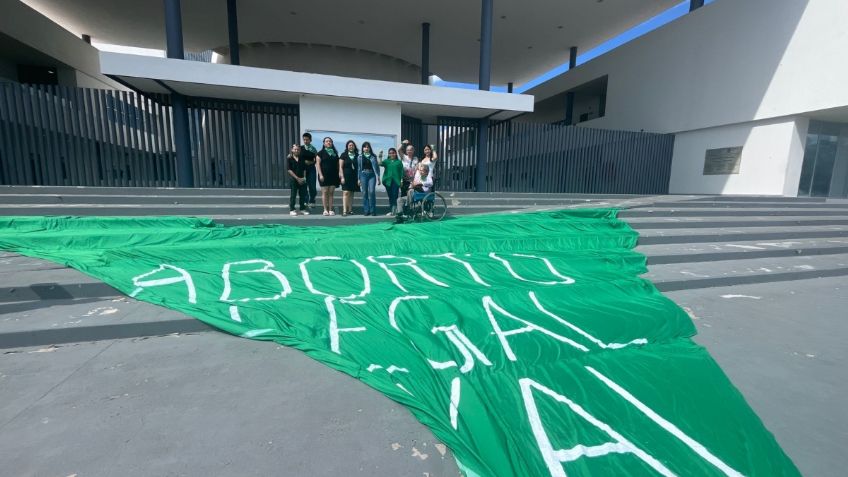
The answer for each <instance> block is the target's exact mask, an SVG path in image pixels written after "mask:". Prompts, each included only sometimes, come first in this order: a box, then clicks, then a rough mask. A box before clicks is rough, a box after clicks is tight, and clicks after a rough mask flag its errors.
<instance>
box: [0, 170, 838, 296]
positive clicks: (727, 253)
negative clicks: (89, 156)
mask: <svg viewBox="0 0 848 477" xmlns="http://www.w3.org/2000/svg"><path fill="white" fill-rule="evenodd" d="M441 193H442V194H443V195H444V196H445V198H446V200H447V202H448V208H449V214H450V215H454V216H456V215H468V214H479V213H489V212H503V211H513V210H550V209H561V208H578V207H617V208H621V209H623V210H622V211H621V213H620V217H621V218H622V219H623V220H625V221H627V222H628V223H629V224H630V225H631V226H632V227H633V228H634V229H636V230H637V231H638V232H639V234H640V239H639V247H638V249H637V250H639V251H640V252H642V253H644V254H646V255H647V256H648V263H649V265H650V266H651V269H652V270H654V269H655V268H656V267H662V268H660V269H659V270H662V273H663V275H662V277H663V278H662V280H659V278H658V277H659V276H656V277H655V276H653V275H649V277H651V278H656V279H657V280H658V281H657V283H666V282H668V281H669V280H671V278H672V277H674V278H676V280H671V281H674V282H681V283H678V284H676V285H673V286H674V287H678V288H675V289H680V288H679V287H686V286H691V287H702V286H720V285H721V284H722V283H735V282H734V280H736V281H738V277H736V276H735V275H734V274H733V271H734V270H735V267H737V263H738V262H745V261H749V260H753V261H757V262H756V264H759V265H761V266H757V267H753V266H752V267H749V268H751V270H753V272H751V273H750V274H748V275H751V276H761V277H762V278H761V279H762V280H766V281H769V280H772V279H775V280H776V279H777V278H775V277H777V276H778V274H777V273H769V272H765V271H764V270H765V269H768V270H782V269H785V270H784V271H783V272H781V273H782V275H780V280H784V279H786V278H787V277H789V278H792V277H797V278H798V279H805V278H809V277H810V276H811V274H810V273H809V272H811V271H815V270H829V271H827V273H828V274H837V275H838V274H840V273H843V272H844V270H843V268H842V267H840V266H833V267H824V266H821V264H819V265H811V266H813V267H814V270H805V269H801V268H799V269H793V268H792V267H789V266H788V265H785V264H787V263H789V262H792V261H794V260H812V261H816V260H823V261H827V260H830V259H831V258H833V257H839V256H841V255H842V254H845V253H846V251H848V200H832V199H823V198H785V197H725V196H720V197H715V196H638V195H586V194H527V193H516V194H511V193H474V192H449V191H443V192H441ZM288 194H289V191H288V190H275V189H168V188H117V187H113V188H108V187H88V188H80V187H24V186H3V187H0V215H17V216H20V215H113V216H148V215H180V216H202V217H211V218H213V219H215V220H216V221H217V222H219V223H221V224H224V225H265V224H276V223H279V224H289V225H299V226H311V225H321V226H344V225H354V224H361V223H372V222H374V221H388V220H392V217H387V216H385V215H382V214H385V213H386V212H387V211H388V203H387V200H386V197H385V193H384V192H382V191H379V192H378V211H379V212H380V213H381V215H379V216H377V217H364V216H362V215H361V212H362V209H361V199H360V197H361V196H360V195H359V194H358V195H357V198H356V205H355V207H354V211H355V212H356V214H355V215H352V216H349V217H341V215H340V205H341V197H340V194H337V197H336V213H337V215H336V216H334V217H323V216H322V215H321V210H322V208H321V207H320V206H316V207H314V208H312V209H311V211H312V214H311V215H309V216H300V215H299V216H296V217H292V216H290V215H289V209H288ZM811 263H812V262H811ZM816 263H818V262H816ZM695 265H697V266H698V267H707V269H709V270H710V272H704V271H701V272H692V273H695V274H697V275H708V276H709V278H710V279H711V280H713V281H704V280H700V281H699V280H696V279H698V278H704V277H696V276H692V275H687V274H686V273H683V272H685V271H687V270H688V269H687V268H686V267H690V268H691V267H692V266H695ZM780 267H783V268H782V269H781V268H780ZM700 269H701V268H699V270H700ZM757 270H760V271H759V272H757ZM678 275H679V276H678ZM813 275H814V274H813ZM746 276H747V275H746ZM731 279H732V280H731ZM686 283H688V285H687V284H686ZM664 286H671V285H664Z"/></svg>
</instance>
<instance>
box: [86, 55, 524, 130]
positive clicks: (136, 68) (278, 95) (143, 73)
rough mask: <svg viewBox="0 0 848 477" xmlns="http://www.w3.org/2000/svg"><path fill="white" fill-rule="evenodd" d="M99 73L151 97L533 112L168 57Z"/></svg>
mask: <svg viewBox="0 0 848 477" xmlns="http://www.w3.org/2000/svg"><path fill="white" fill-rule="evenodd" d="M100 65H101V68H102V70H103V73H104V74H106V75H109V76H111V77H113V78H116V79H118V80H120V81H122V82H123V83H124V84H127V85H129V86H132V87H133V88H135V89H137V90H140V91H145V92H151V93H162V94H168V93H180V94H183V95H186V96H195V97H210V98H220V99H234V100H243V101H263V102H272V103H298V101H299V97H300V96H302V95H311V96H328V97H339V98H345V99H353V100H365V101H387V102H392V103H397V104H400V105H401V108H402V111H403V113H404V114H410V115H414V116H416V117H419V118H421V119H435V118H436V117H437V116H456V117H465V118H484V117H491V118H493V119H506V118H510V117H513V116H516V115H518V114H521V113H524V112H529V111H532V110H533V97H532V96H529V95H525V94H505V93H495V92H491V91H477V90H460V89H456V88H439V87H436V86H428V85H420V84H408V83H395V82H390V81H379V80H368V79H359V78H344V77H340V76H329V75H319V74H312V73H299V72H295V71H280V70H272V69H266V68H253V67H247V66H231V65H220V64H211V63H201V62H198V61H183V60H174V59H169V58H154V57H146V56H136V55H127V54H122V53H106V52H101V53H100Z"/></svg>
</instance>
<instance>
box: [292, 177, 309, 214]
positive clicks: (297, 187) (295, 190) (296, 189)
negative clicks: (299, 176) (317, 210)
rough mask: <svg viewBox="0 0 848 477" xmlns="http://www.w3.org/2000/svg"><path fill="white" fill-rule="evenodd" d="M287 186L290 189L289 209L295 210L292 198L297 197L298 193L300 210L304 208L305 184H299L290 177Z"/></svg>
mask: <svg viewBox="0 0 848 477" xmlns="http://www.w3.org/2000/svg"><path fill="white" fill-rule="evenodd" d="M289 188H290V189H291V195H290V196H289V210H295V208H294V200H295V199H296V198H297V195H298V194H300V210H306V184H305V183H304V184H301V183H299V182H298V181H296V180H294V179H292V180H291V181H290V182H289Z"/></svg>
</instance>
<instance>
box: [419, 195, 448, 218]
mask: <svg viewBox="0 0 848 477" xmlns="http://www.w3.org/2000/svg"><path fill="white" fill-rule="evenodd" d="M447 213H448V204H447V202H445V198H444V197H442V196H441V195H439V194H438V193H436V192H430V193H429V194H427V195H425V196H424V199H422V200H421V215H422V216H423V217H424V220H430V221H437V220H442V219H443V218H444V217H445V215H447Z"/></svg>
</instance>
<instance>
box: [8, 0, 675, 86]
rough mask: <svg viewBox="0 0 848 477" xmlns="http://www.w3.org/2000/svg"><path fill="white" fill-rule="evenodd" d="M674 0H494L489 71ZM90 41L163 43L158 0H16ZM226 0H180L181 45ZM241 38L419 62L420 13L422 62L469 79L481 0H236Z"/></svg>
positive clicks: (549, 57) (211, 22)
mask: <svg viewBox="0 0 848 477" xmlns="http://www.w3.org/2000/svg"><path fill="white" fill-rule="evenodd" d="M679 1H680V0H525V1H517V0H494V33H493V49H492V81H493V83H495V84H505V83H508V82H512V83H515V84H522V83H524V82H526V81H528V80H530V79H532V78H535V77H536V76H538V75H540V74H542V73H544V72H545V71H548V70H550V69H551V68H554V67H556V66H559V65H561V64H563V63H565V62H567V61H568V49H569V47H571V46H577V47H578V49H579V51H587V50H589V49H591V48H593V47H595V46H597V45H598V44H600V43H602V42H604V41H606V40H608V39H610V38H613V37H615V36H616V35H618V34H619V33H622V32H623V31H625V30H627V29H628V28H630V27H632V26H635V25H637V24H639V23H642V22H644V21H645V20H647V19H649V18H651V17H653V16H654V15H657V14H659V13H661V12H662V11H664V10H666V9H668V8H670V7H672V6H674V5H676V4H677V3H679ZM24 3H26V4H28V5H30V6H31V7H33V8H35V9H36V10H38V11H40V12H41V13H43V14H44V15H46V16H48V17H49V18H51V19H52V20H53V21H55V22H56V23H58V24H60V25H62V26H64V27H65V28H67V29H68V30H70V31H71V32H73V33H75V34H78V35H80V34H83V33H85V34H88V35H91V36H92V38H93V40H94V41H95V42H99V43H111V44H117V45H127V46H136V47H143V48H158V49H164V47H165V30H164V14H163V6H162V1H161V0H73V1H68V0H24ZM226 15H227V11H226V0H182V19H183V29H184V30H183V32H184V33H183V36H184V43H185V48H186V49H187V50H191V51H204V50H208V49H215V48H221V47H225V46H226V45H227V17H226ZM238 20H239V37H240V42H241V43H251V42H260V43H261V42H271V41H275V42H298V43H314V44H323V45H338V46H346V47H350V48H359V49H364V50H369V51H375V52H379V53H383V54H386V55H389V56H393V57H396V58H401V59H403V60H406V61H408V62H410V63H413V64H416V65H418V64H420V55H421V23H423V22H429V23H430V24H431V37H430V38H431V39H430V70H431V72H432V73H433V74H436V75H439V76H440V77H441V78H443V79H445V80H448V81H462V82H474V83H476V82H477V74H478V58H479V49H480V44H479V42H478V39H479V34H480V0H426V1H417V0H392V1H388V0H357V1H349V0H310V1H309V2H281V1H278V0H239V1H238Z"/></svg>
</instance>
